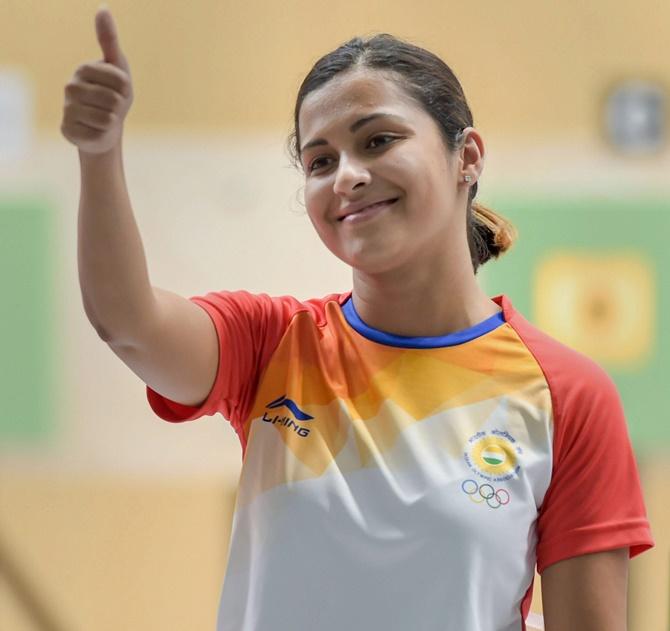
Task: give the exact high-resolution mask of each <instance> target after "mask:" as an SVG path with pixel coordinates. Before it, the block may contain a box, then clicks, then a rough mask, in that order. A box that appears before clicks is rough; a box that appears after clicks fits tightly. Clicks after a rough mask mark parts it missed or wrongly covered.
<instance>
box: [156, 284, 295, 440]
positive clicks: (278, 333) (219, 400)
mask: <svg viewBox="0 0 670 631" xmlns="http://www.w3.org/2000/svg"><path fill="white" fill-rule="evenodd" d="M189 300H190V301H191V302H193V303H195V304H197V305H198V306H199V307H201V308H203V309H204V310H205V311H206V312H207V314H208V315H209V317H210V318H211V319H212V322H213V323H214V326H215V328H216V334H217V340H218V345H219V365H218V368H217V374H216V378H215V380H214V384H213V386H212V389H211V391H210V393H209V395H208V396H207V399H206V400H205V401H203V403H202V404H201V405H199V406H196V407H191V406H187V405H182V404H180V403H177V402H175V401H171V400H170V399H168V398H167V397H164V396H162V395H161V394H159V393H158V392H156V391H155V390H153V389H152V388H150V387H149V386H147V388H146V392H147V399H148V401H149V405H150V406H151V408H152V410H153V411H154V412H155V413H156V414H157V415H158V416H159V417H160V418H162V419H164V420H166V421H170V422H181V421H190V420H195V419H197V418H200V417H202V416H212V415H214V414H216V413H217V412H219V413H221V414H222V415H223V416H224V417H225V418H226V419H228V420H229V421H230V422H231V424H232V425H233V427H234V428H235V430H236V431H237V433H238V434H240V431H241V430H240V424H241V423H242V421H243V420H244V419H245V418H246V416H247V414H248V412H249V410H250V409H251V406H252V405H253V399H254V396H255V393H256V389H257V387H258V383H259V379H260V376H261V375H262V373H263V371H264V369H265V367H266V365H267V363H268V362H269V359H270V357H271V356H272V353H273V352H274V350H275V348H276V347H277V345H278V344H279V341H280V340H281V337H282V335H283V333H284V331H285V329H286V326H287V322H288V319H289V316H290V311H291V305H292V304H294V303H295V299H293V298H291V297H289V296H286V297H277V298H273V297H270V296H268V295H267V294H251V293H249V292H247V291H243V290H240V291H232V292H230V291H221V292H211V293H208V294H206V295H204V296H193V297H191V298H189Z"/></svg>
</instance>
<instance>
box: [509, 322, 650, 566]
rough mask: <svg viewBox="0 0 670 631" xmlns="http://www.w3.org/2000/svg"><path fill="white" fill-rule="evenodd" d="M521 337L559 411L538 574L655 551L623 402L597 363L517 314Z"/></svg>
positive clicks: (539, 529) (542, 514)
mask: <svg viewBox="0 0 670 631" xmlns="http://www.w3.org/2000/svg"><path fill="white" fill-rule="evenodd" d="M515 319H516V321H515V322H514V325H515V328H516V329H517V332H519V334H520V336H521V337H522V339H523V340H524V342H525V343H526V345H527V347H528V348H529V350H531V352H532V353H533V355H534V356H535V358H536V359H537V361H538V363H539V365H540V367H541V368H542V371H543V373H544V375H545V378H546V380H547V383H548V384H549V388H550V390H551V398H552V405H553V456H552V475H551V482H550V484H549V487H548V489H547V492H546V494H545V496H544V499H543V501H542V505H541V506H540V508H539V515H538V521H537V535H538V543H537V550H536V553H537V571H538V573H539V574H542V572H543V571H544V569H545V568H546V567H547V566H549V565H551V564H552V563H556V562H557V561H560V560H562V559H567V558H570V557H574V556H578V555H582V554H589V553H593V552H603V551H605V550H613V549H616V548H629V558H632V557H634V556H636V555H638V554H640V553H641V552H644V551H645V550H648V549H649V548H652V547H653V546H654V540H653V538H652V534H651V529H650V526H649V521H648V519H647V513H646V509H645V504H644V497H643V493H642V486H641V483H640V476H639V473H638V467H637V462H636V459H635V454H634V452H633V447H632V444H631V441H630V436H629V433H628V427H627V425H626V419H625V416H624V411H623V406H622V402H621V398H620V396H619V393H618V391H617V389H616V386H615V384H614V382H613V381H612V379H611V378H610V377H609V375H608V374H607V373H606V372H605V370H603V368H601V367H600V366H599V365H598V364H597V363H596V362H594V361H593V360H591V359H590V358H588V357H586V356H585V355H582V354H581V353H578V352H577V351H575V350H573V349H570V348H569V347H567V346H564V345H562V344H560V343H559V342H558V341H556V340H554V339H553V338H551V337H549V336H548V335H546V334H544V333H543V332H541V331H539V330H538V329H535V328H534V327H532V325H529V324H528V323H527V322H525V320H523V319H522V318H520V317H519V316H518V314H515Z"/></svg>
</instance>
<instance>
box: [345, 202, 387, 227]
mask: <svg viewBox="0 0 670 631" xmlns="http://www.w3.org/2000/svg"><path fill="white" fill-rule="evenodd" d="M397 201H398V198H397V197H395V198H393V199H387V200H385V201H383V202H377V203H376V204H371V205H370V206H366V207H365V208H363V210H359V211H358V212H355V213H352V214H351V215H347V216H346V217H344V218H343V219H340V221H342V222H344V223H358V222H359V221H363V220H365V219H368V218H371V217H375V216H376V215H378V214H379V213H380V212H381V211H382V210H384V209H385V208H387V207H389V206H391V205H392V204H395V202H397Z"/></svg>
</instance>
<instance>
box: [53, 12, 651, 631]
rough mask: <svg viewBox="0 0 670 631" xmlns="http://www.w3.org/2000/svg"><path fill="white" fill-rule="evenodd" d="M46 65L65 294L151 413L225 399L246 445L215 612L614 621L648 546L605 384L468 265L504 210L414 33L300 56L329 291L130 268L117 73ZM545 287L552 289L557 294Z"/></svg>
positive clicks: (294, 139) (470, 627)
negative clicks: (187, 278)
mask: <svg viewBox="0 0 670 631" xmlns="http://www.w3.org/2000/svg"><path fill="white" fill-rule="evenodd" d="M96 24H97V28H98V39H99V41H100V44H101V47H102V50H103V53H104V61H101V62H96V63H94V64H85V65H84V66H82V67H81V68H80V69H78V71H77V73H75V77H74V78H73V80H72V82H71V83H70V84H68V87H67V88H66V108H65V114H64V122H63V127H62V130H63V133H64V134H65V136H66V137H67V138H68V139H69V140H71V141H72V142H73V143H75V144H76V145H77V146H78V147H79V149H80V157H81V164H82V198H81V207H80V224H79V237H80V241H79V244H80V245H79V247H80V279H81V286H82V295H83V299H84V306H85V308H86V313H87V314H88V316H89V318H90V320H91V322H92V324H93V325H94V326H95V327H96V330H97V331H98V332H99V334H100V336H101V337H102V339H103V340H105V341H106V342H107V343H108V344H109V345H110V347H111V348H112V350H113V351H114V352H115V353H116V354H117V355H118V356H119V357H120V358H121V359H122V360H123V361H124V362H125V363H126V364H127V365H128V366H129V367H130V368H131V369H132V370H134V371H135V372H136V373H137V374H138V375H139V376H140V377H141V378H142V379H143V380H144V382H145V383H146V384H147V395H148V400H149V402H150V404H151V406H152V408H153V410H154V411H155V412H156V413H157V414H158V415H159V416H160V417H161V418H163V419H165V420H168V421H186V420H192V419H196V418H199V417H202V416H204V415H213V414H216V413H217V412H219V413H221V414H222V415H223V416H224V417H225V418H226V419H228V420H229V421H230V422H231V424H232V426H233V427H234V429H235V431H236V432H237V434H238V436H239V439H240V442H241V447H242V454H243V466H242V472H241V477H240V481H239V491H238V497H237V502H236V507H235V517H234V523H233V532H232V537H231V541H230V551H229V562H228V568H227V572H226V576H225V579H224V585H223V591H222V595H221V602H220V609H219V619H218V628H219V630H221V631H240V630H243V631H266V630H270V629H271V630H273V631H289V630H290V631H297V630H300V631H301V630H312V629H315V630H316V629H318V630H319V631H341V630H342V629H351V630H359V629H360V630H362V629H379V630H382V629H383V630H384V631H390V630H397V631H407V630H409V629H421V630H422V631H433V630H435V631H437V630H440V631H512V630H514V631H518V630H522V629H525V628H526V624H525V619H526V617H527V614H528V611H529V607H530V601H531V596H532V588H533V577H534V571H535V568H536V567H537V570H538V572H539V573H540V574H541V575H542V579H543V580H542V598H543V607H544V617H545V622H546V628H547V629H548V630H549V631H580V630H581V631H587V630H588V631H595V630H607V631H621V630H624V629H625V628H626V609H625V603H626V588H627V570H628V560H629V558H630V557H633V556H635V555H637V554H639V553H641V552H643V551H645V550H647V549H649V548H650V547H652V546H653V544H654V542H653V540H652V536H651V532H650V528H649V523H648V521H647V516H646V512H645V506H644V502H643V496H642V492H641V487H640V481H639V476H638V471H637V466H636V461H635V457H634V453H633V450H632V447H631V444H630V440H629V437H628V433H627V427H626V421H625V419H624V416H623V411H622V406H621V401H620V399H619V396H618V393H617V390H616V388H615V386H614V384H613V382H612V380H611V379H610V378H609V376H608V375H607V374H606V373H605V372H604V371H603V369H602V368H600V367H599V366H598V365H597V364H595V363H594V362H593V361H592V360H590V359H588V358H587V357H585V356H583V355H581V354H579V353H577V352H576V351H574V350H572V349H570V348H567V347H565V346H564V345H562V344H560V343H559V342H557V341H556V340H554V339H552V338H550V337H549V336H547V335H546V334H544V333H543V332H541V331H540V330H538V329H537V328H535V327H534V326H533V325H531V324H530V323H529V322H528V321H527V320H526V319H525V318H524V317H523V316H522V315H521V314H520V313H519V312H517V311H516V310H515V308H514V307H513V305H512V303H511V301H510V299H509V298H508V297H506V296H504V295H500V296H496V297H493V298H490V297H488V296H487V295H486V294H485V293H484V292H483V291H482V289H481V288H480V287H479V285H478V283H477V280H476V272H477V269H478V267H479V266H480V265H482V264H483V263H485V262H486V261H487V260H488V259H489V258H491V257H496V256H498V255H499V254H500V253H502V252H504V251H505V250H506V249H508V248H509V247H510V245H511V244H512V242H513V239H514V230H513V228H512V226H511V225H510V224H509V223H508V222H506V221H505V220H504V219H502V218H501V217H499V216H498V215H496V214H495V213H494V212H492V211H490V210H488V209H486V208H485V207H483V206H481V205H479V204H477V203H475V202H474V201H473V200H474V197H475V195H476V193H477V181H478V179H479V177H480V176H481V173H482V170H483V165H484V158H485V146H484V142H483V140H482V137H481V135H480V134H479V133H478V132H477V130H476V129H475V128H474V127H473V119H472V114H471V112H470V109H469V108H468V105H467V103H466V100H465V97H464V95H463V91H462V89H461V86H460V84H459V82H458V80H457V79H456V77H455V76H454V74H453V73H452V71H451V70H450V69H449V68H448V66H446V65H445V64H444V62H443V61H441V60H440V59H439V58H437V57H436V56H435V55H433V54H431V53H430V52H428V51H426V50H423V49H421V48H419V47H416V46H414V45H412V44H410V43H407V42H403V41H401V40H398V39H396V38H394V37H392V36H390V35H378V36H375V37H372V38H370V39H368V40H363V39H360V38H354V39H352V40H350V41H349V42H347V43H345V44H343V45H342V46H340V47H339V48H337V50H335V51H333V52H331V53H329V54H327V55H325V56H324V57H323V58H322V59H320V60H319V61H318V62H317V63H316V64H315V65H314V67H313V68H312V70H311V71H310V72H309V74H308V75H307V77H306V78H305V80H304V82H303V84H302V86H301V88H300V91H299V93H298V98H297V103H296V107H295V131H294V133H293V134H292V136H291V138H290V146H291V150H292V153H293V156H294V158H295V161H296V165H298V166H299V167H300V168H301V169H302V171H303V172H304V176H305V204H306V208H307V212H308V214H309V218H310V220H311V222H312V223H313V225H314V228H315V230H316V232H317V233H318V235H319V237H320V238H321V239H322V241H323V242H324V244H325V245H326V247H327V248H328V249H329V250H330V251H331V252H332V253H333V254H334V255H335V256H337V257H338V258H340V259H341V260H343V261H345V262H346V263H348V264H349V265H350V266H351V268H352V274H353V283H352V285H353V287H352V290H351V291H349V292H346V293H343V294H341V293H335V294H329V295H326V296H324V297H321V298H314V299H311V300H306V301H299V300H297V299H296V298H294V297H291V296H279V297H271V296H268V295H266V294H251V293H249V292H246V291H216V292H211V293H208V294H206V295H204V296H194V297H191V298H190V299H189V300H186V299H184V298H182V297H180V296H177V295H175V294H173V293H171V292H168V291H165V290H162V289H158V288H155V287H152V286H151V285H150V283H149V280H148V273H147V269H146V262H145V260H144V255H143V252H142V245H141V240H140V236H139V234H138V231H137V227H136V225H135V223H134V220H133V214H132V210H131V208H130V202H129V199H128V194H127V191H126V188H125V184H124V181H123V171H122V166H121V149H120V144H121V125H122V121H123V118H124V116H125V114H126V113H127V111H128V109H129V107H130V103H131V101H132V88H131V82H130V72H129V67H128V64H127V61H126V59H125V57H124V56H123V54H122V53H121V50H120V47H119V44H118V41H117V39H116V33H115V30H114V25H113V22H112V19H111V15H110V14H109V13H108V12H107V11H100V12H99V13H98V15H97V18H96ZM556 308H557V309H560V305H556Z"/></svg>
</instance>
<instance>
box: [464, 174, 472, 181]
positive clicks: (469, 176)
mask: <svg viewBox="0 0 670 631" xmlns="http://www.w3.org/2000/svg"><path fill="white" fill-rule="evenodd" d="M464 179H465V181H466V182H469V181H470V180H471V179H472V176H471V175H466V176H465V178H464Z"/></svg>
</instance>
